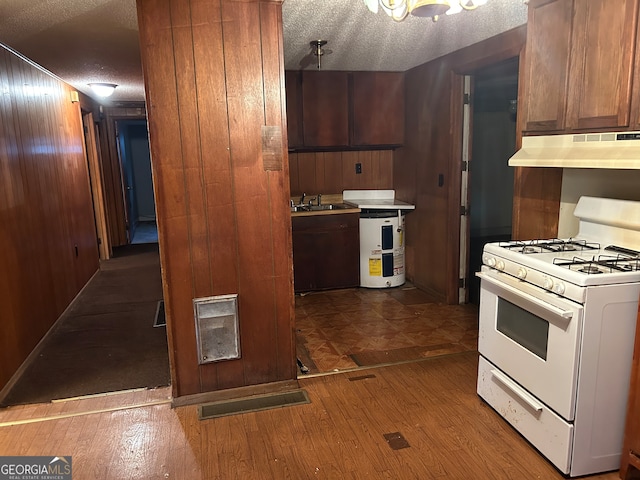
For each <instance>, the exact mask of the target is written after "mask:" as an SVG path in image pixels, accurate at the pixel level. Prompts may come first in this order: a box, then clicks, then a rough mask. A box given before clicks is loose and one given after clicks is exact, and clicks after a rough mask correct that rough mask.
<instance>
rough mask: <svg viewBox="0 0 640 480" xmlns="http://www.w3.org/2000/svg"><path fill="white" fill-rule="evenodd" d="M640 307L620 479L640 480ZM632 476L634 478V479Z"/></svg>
mask: <svg viewBox="0 0 640 480" xmlns="http://www.w3.org/2000/svg"><path fill="white" fill-rule="evenodd" d="M639 389H640V306H639V307H638V322H637V323H636V341H635V346H634V350H633V363H632V365H631V382H630V384H629V401H628V403H627V421H626V425H625V432H624V445H623V448H622V458H621V461H620V478H622V479H627V478H638V475H637V474H638V472H640V391H639ZM632 474H634V475H633V477H632Z"/></svg>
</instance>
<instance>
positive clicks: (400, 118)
mask: <svg viewBox="0 0 640 480" xmlns="http://www.w3.org/2000/svg"><path fill="white" fill-rule="evenodd" d="M351 102H352V116H351V118H352V134H351V145H354V146H368V145H402V143H403V141H404V77H403V75H402V74H399V73H396V72H354V73H353V74H352V76H351Z"/></svg>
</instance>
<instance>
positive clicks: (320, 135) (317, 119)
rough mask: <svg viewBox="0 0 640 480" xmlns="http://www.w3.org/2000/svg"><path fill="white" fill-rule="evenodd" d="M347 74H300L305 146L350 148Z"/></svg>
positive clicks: (305, 72)
mask: <svg viewBox="0 0 640 480" xmlns="http://www.w3.org/2000/svg"><path fill="white" fill-rule="evenodd" d="M348 90H349V83H348V77H347V73H346V72H308V71H303V72H302V137H303V140H304V145H305V146H313V147H343V146H344V147H346V146H348V145H349V101H348Z"/></svg>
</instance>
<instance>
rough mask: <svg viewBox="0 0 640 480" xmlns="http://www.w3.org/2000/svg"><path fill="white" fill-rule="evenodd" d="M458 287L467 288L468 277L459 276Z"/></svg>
mask: <svg viewBox="0 0 640 480" xmlns="http://www.w3.org/2000/svg"><path fill="white" fill-rule="evenodd" d="M458 288H467V279H466V278H459V279H458Z"/></svg>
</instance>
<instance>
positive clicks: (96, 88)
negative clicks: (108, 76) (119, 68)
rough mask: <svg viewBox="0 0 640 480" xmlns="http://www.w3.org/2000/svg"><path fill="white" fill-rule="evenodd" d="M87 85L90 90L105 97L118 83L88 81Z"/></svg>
mask: <svg viewBox="0 0 640 480" xmlns="http://www.w3.org/2000/svg"><path fill="white" fill-rule="evenodd" d="M89 86H90V87H91V90H93V93H95V94H96V95H98V96H99V97H102V98H106V97H109V96H110V95H111V94H112V93H113V91H114V90H115V89H116V87H117V86H118V85H116V84H115V83H90V84H89Z"/></svg>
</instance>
